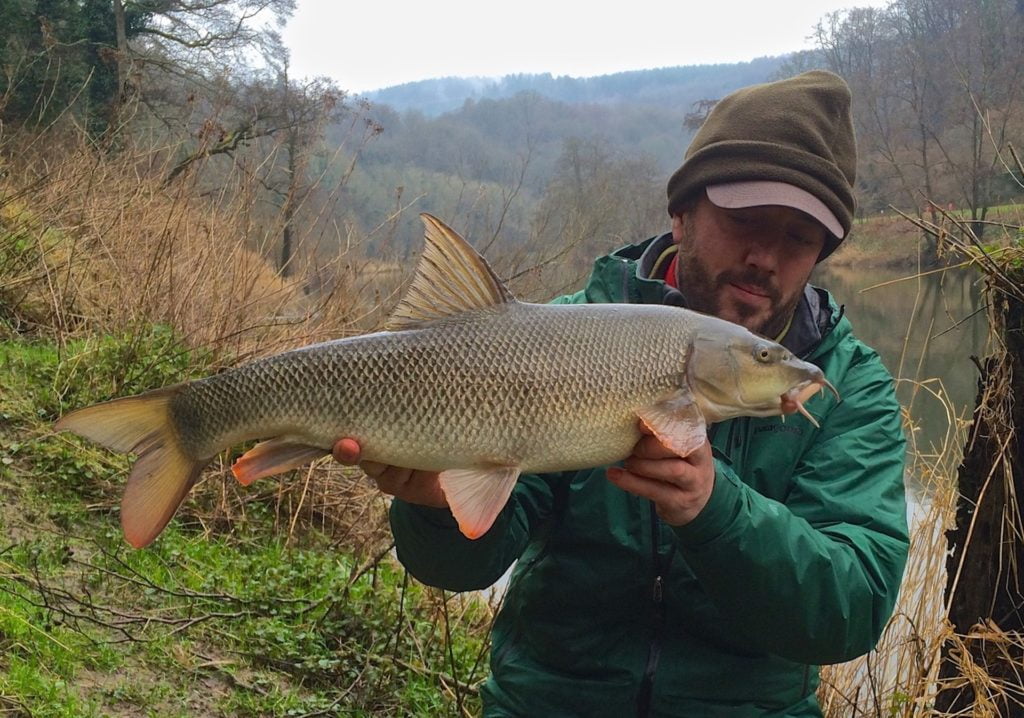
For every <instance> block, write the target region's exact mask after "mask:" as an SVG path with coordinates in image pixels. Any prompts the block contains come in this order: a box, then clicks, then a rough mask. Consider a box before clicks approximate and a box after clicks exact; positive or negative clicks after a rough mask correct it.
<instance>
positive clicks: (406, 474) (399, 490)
mask: <svg viewBox="0 0 1024 718" xmlns="http://www.w3.org/2000/svg"><path fill="white" fill-rule="evenodd" d="M361 452H362V449H361V448H360V447H359V442H357V441H356V440H355V439H348V438H345V439H339V440H338V441H337V442H336V443H335V444H334V450H333V451H332V452H331V453H332V454H333V455H334V458H335V459H336V460H337V461H338V462H340V463H342V464H349V465H352V464H359V468H361V469H362V470H363V472H364V473H365V474H366V475H367V476H369V477H370V478H371V479H373V480H374V481H375V482H376V483H377V488H379V489H380V490H381V491H383V492H384V493H385V494H391V495H392V496H394V497H395V498H396V499H401V500H402V501H405V502H407V503H410V504H420V505H421V506H433V507H435V508H439V509H443V508H446V507H447V506H448V501H447V500H446V499H445V498H444V492H443V491H442V490H441V484H439V483H438V481H437V473H436V472H433V471H413V470H412V469H403V468H401V467H400V466H388V465H387V464H378V463H376V462H373V461H362V462H361V461H360V460H359V459H360V454H361Z"/></svg>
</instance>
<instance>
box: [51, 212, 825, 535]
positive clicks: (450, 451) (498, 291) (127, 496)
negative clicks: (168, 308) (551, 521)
mask: <svg viewBox="0 0 1024 718" xmlns="http://www.w3.org/2000/svg"><path fill="white" fill-rule="evenodd" d="M422 217H423V221H424V224H425V225H426V248H425V250H424V253H423V256H422V258H421V259H420V262H419V264H418V266H417V270H416V274H415V276H414V278H413V281H412V283H411V285H410V288H409V290H408V292H407V294H406V295H405V297H404V299H403V300H402V301H401V302H400V303H399V305H398V307H397V309H396V310H395V312H394V314H393V315H392V317H391V320H390V321H389V323H388V325H387V327H386V330H385V331H381V332H377V333H373V334H366V335H361V336H355V337H350V338H347V339H342V340H337V341H331V342H326V343H322V344H315V345H312V346H307V347H303V348H300V349H295V350H292V351H288V352H285V353H282V354H277V355H274V356H271V357H267V358H265V359H261V360H258V361H254V362H252V363H250V364H247V365H244V366H241V367H239V368H236V369H233V370H230V371H227V372H223V373H220V374H217V375H214V376H210V377H207V378H205V379H200V380H197V381H193V382H188V383H184V384H177V385H174V386H169V387H164V388H161V389H156V390H154V391H150V392H146V393H144V394H139V395H138V396H133V397H127V398H122V399H115V400H112V401H108V402H104V403H101V404H96V405H94V406H90V407H86V408H83V409H79V410H77V411H73V412H71V413H69V414H67V415H66V416H64V417H63V418H61V419H60V420H59V421H58V422H57V424H56V428H57V429H58V430H65V429H66V430H70V431H73V432H75V433H77V434H80V435H81V436H83V437H86V438H88V439H91V440H92V441H95V442H97V443H99V444H102V445H103V446H106V447H108V448H110V449H113V450H115V451H121V452H131V453H134V454H136V455H137V457H138V458H137V460H136V461H135V464H134V465H133V467H132V470H131V472H130V474H129V476H128V481H127V485H126V487H125V492H124V496H123V499H122V502H121V525H122V527H123V529H124V534H125V538H126V539H127V541H128V542H129V543H130V544H131V545H133V546H135V547H142V546H146V545H147V544H149V543H150V542H151V541H153V539H155V538H156V536H157V535H158V534H159V533H160V531H162V530H163V528H164V526H165V525H166V524H167V522H168V521H169V520H170V519H171V517H172V516H173V515H174V512H175V511H176V510H177V508H178V506H179V505H180V504H181V502H182V501H183V500H184V498H185V496H186V494H187V493H188V491H189V489H190V488H191V487H192V485H193V484H194V483H195V481H196V479H197V478H198V476H199V473H200V471H201V470H202V469H203V467H204V466H206V464H208V463H209V462H210V461H211V460H212V459H213V457H214V456H216V455H217V454H218V453H219V452H221V451H223V450H224V449H226V448H229V447H231V446H233V445H235V444H238V443H241V442H244V441H249V440H253V439H265V441H263V442H262V443H260V444H257V445H256V446H255V447H253V448H252V449H251V450H250V451H248V452H247V453H245V454H244V455H243V456H241V457H240V458H239V459H238V460H237V462H236V463H235V464H234V466H233V467H232V470H233V472H234V474H235V476H236V477H237V478H238V480H239V481H241V482H242V483H243V484H248V483H251V482H252V481H254V480H256V479H258V478H261V477H263V476H269V475H272V474H276V473H280V472H282V471H286V470H288V469H293V468H296V467H298V466H301V465H303V464H306V463H308V462H310V461H312V460H314V459H317V458H320V457H322V456H325V455H327V454H329V453H330V451H331V447H332V446H333V444H334V442H335V441H336V440H337V439H339V438H341V437H352V438H354V439H356V440H357V441H358V442H359V445H360V446H361V448H362V457H363V459H364V460H367V461H375V462H379V463H383V464H391V465H395V466H403V467H406V468H410V469H422V470H428V471H437V472H440V477H439V480H440V484H441V487H442V489H443V491H444V493H445V497H446V499H447V501H448V504H449V507H450V508H451V510H452V513H453V515H454V516H455V518H456V519H457V520H458V523H459V528H460V529H461V531H462V532H463V533H464V534H465V535H466V536H468V537H470V538H477V537H479V536H481V535H482V534H483V533H485V532H486V531H487V530H488V529H489V528H490V526H491V525H492V524H493V522H494V520H495V518H496V517H497V515H498V513H499V512H500V511H501V508H502V507H503V506H504V505H505V503H506V502H507V501H508V497H509V494H510V493H511V491H512V488H513V486H514V485H515V482H516V479H517V478H518V476H519V475H520V473H523V472H527V473H532V472H550V471H568V470H573V469H583V468H589V467H593V466H601V465H605V464H611V463H614V462H616V461H619V460H622V459H623V458H625V457H626V456H628V455H629V454H630V452H631V451H632V448H633V446H634V444H635V443H636V442H637V440H638V439H639V438H640V429H639V426H638V421H642V422H644V424H645V425H646V426H647V427H648V428H649V429H650V430H651V431H653V432H654V434H656V435H657V436H658V438H659V439H660V440H661V441H662V442H663V443H664V444H665V445H666V446H668V447H669V448H671V449H672V450H673V451H675V452H676V453H678V454H680V455H682V456H685V455H687V454H689V453H690V452H692V451H694V450H695V449H696V448H697V447H699V446H700V445H701V444H702V443H703V442H704V441H705V439H706V435H707V434H706V424H707V423H710V422H715V421H721V420H723V419H727V418H731V417H735V416H744V415H745V416H772V415H778V414H781V413H782V407H783V401H784V400H789V401H791V402H795V403H796V405H797V406H798V407H799V409H800V411H801V412H802V413H804V415H805V416H806V417H807V418H808V419H809V420H810V421H812V422H814V419H813V418H812V417H811V415H810V414H809V413H807V411H806V410H805V409H804V408H803V404H802V402H803V401H804V400H806V399H807V398H808V397H810V396H811V395H812V394H814V393H815V392H816V391H819V390H822V389H823V388H824V387H828V388H830V389H832V391H833V392H835V389H833V388H832V385H831V384H829V383H828V381H826V379H825V377H824V376H823V374H822V372H821V370H820V369H819V368H818V367H816V366H814V365H813V364H810V363H808V362H804V361H802V360H800V359H797V358H796V357H794V356H793V355H792V354H791V353H790V352H789V351H788V350H787V349H785V348H783V347H782V346H780V345H778V344H776V343H774V342H772V341H769V340H767V339H764V338H762V337H758V336H756V335H755V334H753V333H751V332H749V331H747V330H746V329H744V328H743V327H740V326H738V325H736V324H732V323H730V322H726V321H723V320H721V319H717V318H714V317H710V316H707V315H703V314H699V313H697V312H693V311H689V310H686V309H681V308H678V307H669V306H658V305H643V304H636V305H634V304H582V305H546V304H529V303H525V302H519V301H517V300H515V299H514V298H513V297H512V295H511V294H510V293H509V292H508V290H507V289H506V288H505V286H504V285H503V284H502V282H501V281H500V280H499V279H498V278H497V276H496V275H495V274H494V272H493V271H492V270H491V268H490V267H489V266H488V265H487V263H486V262H485V261H484V259H483V258H482V257H481V256H480V255H479V254H477V253H476V251H475V250H473V248H472V247H471V246H470V245H469V244H468V243H467V242H466V241H465V240H464V239H462V238H461V237H460V236H459V235H458V234H456V233H455V232H454V231H453V230H451V229H450V228H449V227H447V226H446V225H444V224H443V223H442V222H441V221H440V220H438V219H436V218H434V217H432V216H430V215H423V216H422ZM837 397H838V395H837Z"/></svg>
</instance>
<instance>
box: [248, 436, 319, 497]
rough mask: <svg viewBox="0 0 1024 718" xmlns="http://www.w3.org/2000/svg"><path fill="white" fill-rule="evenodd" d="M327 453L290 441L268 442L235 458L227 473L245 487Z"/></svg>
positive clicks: (282, 439) (277, 440)
mask: <svg viewBox="0 0 1024 718" xmlns="http://www.w3.org/2000/svg"><path fill="white" fill-rule="evenodd" d="M329 453H330V452H329V451H326V450H324V449H321V448H319V447H317V446H310V445H309V444H300V443H297V442H296V441H294V440H292V439H287V438H277V439H270V440H269V441H263V442H261V443H259V444H256V446H254V447H252V448H251V449H249V450H248V451H247V452H245V453H244V454H242V455H241V456H240V457H238V460H237V461H235V463H234V464H232V465H231V473H232V474H234V475H235V478H236V479H238V482H239V483H240V484H242V485H243V486H248V485H249V484H251V483H252V482H253V481H256V480H257V479H262V478H264V477H265V476H273V475H274V474H280V473H282V472H284V471H288V470H290V469H296V468H298V467H300V466H304V465H305V464H308V463H309V462H311V461H315V460H316V459H319V458H321V457H324V456H327V455H328V454H329Z"/></svg>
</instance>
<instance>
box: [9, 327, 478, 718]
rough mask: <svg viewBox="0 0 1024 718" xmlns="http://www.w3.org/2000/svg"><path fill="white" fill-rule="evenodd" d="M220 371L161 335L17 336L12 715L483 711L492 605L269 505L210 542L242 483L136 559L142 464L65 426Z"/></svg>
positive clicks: (12, 401)
mask: <svg viewBox="0 0 1024 718" xmlns="http://www.w3.org/2000/svg"><path fill="white" fill-rule="evenodd" d="M205 360H206V357H205V356H203V355H196V353H195V352H192V351H189V350H188V349H186V348H185V347H183V346H182V345H181V344H180V343H178V342H176V340H175V339H174V337H173V334H172V332H170V331H169V330H167V329H166V328H161V327H157V328H156V329H153V330H152V331H150V332H140V333H139V334H136V335H131V334H126V335H124V336H120V337H104V338H101V339H87V340H79V341H72V342H68V343H66V344H65V345H64V346H58V345H57V344H55V343H54V342H52V341H48V340H43V339H33V340H26V339H23V338H11V337H8V338H6V339H3V340H0V386H3V387H4V389H5V390H4V392H3V394H2V395H0V495H2V497H3V502H2V508H0V535H3V536H5V537H6V541H5V542H4V543H3V544H2V545H0V713H4V714H5V715H6V714H13V715H25V716H29V715H31V716H68V717H71V716H74V717H76V718H79V717H83V716H108V715H125V716H127V715H131V716H137V715H147V716H244V715H250V716H300V715H340V714H345V715H365V716H371V715H372V716H380V715H403V716H404V715H423V716H433V715H443V714H447V713H450V712H452V711H454V710H456V709H457V708H458V706H462V709H466V710H473V706H474V705H476V703H475V701H476V698H475V689H474V688H473V686H472V684H473V683H475V682H476V681H478V680H479V678H480V677H481V671H482V665H483V661H482V655H483V651H484V650H485V640H486V628H487V626H488V624H489V621H490V608H489V606H488V605H487V604H486V603H485V602H484V601H483V600H482V599H480V598H475V597H460V598H452V597H449V596H443V595H441V594H440V593H438V592H434V591H431V590H428V589H425V588H424V587H421V586H419V585H418V584H416V583H415V582H412V581H410V580H409V579H408V577H407V576H405V574H404V573H403V571H402V570H401V569H400V567H398V565H397V564H396V563H395V562H394V561H393V560H391V559H390V558H388V557H387V550H386V549H387V545H386V543H385V544H383V545H381V544H379V543H378V544H375V545H374V546H373V547H371V546H369V545H367V546H364V547H363V553H364V554H365V555H362V556H360V555H359V554H357V553H354V552H352V551H350V550H346V549H345V548H344V547H341V546H339V545H337V543H336V542H334V541H332V540H331V537H330V536H328V535H327V534H326V533H325V532H323V531H317V530H314V529H310V528H308V527H304V528H303V530H302V531H301V532H300V533H298V534H297V535H293V534H291V533H289V532H288V531H285V530H282V529H281V528H280V527H281V524H280V523H279V522H278V521H277V519H278V517H277V515H276V512H275V505H274V502H273V501H272V500H270V499H269V498H268V495H267V494H266V493H261V492H254V495H250V496H247V497H245V498H244V499H243V502H244V504H245V506H244V513H245V519H244V521H239V520H234V521H232V522H231V523H233V524H234V525H233V527H232V530H231V531H217V530H216V528H213V529H211V528H210V526H212V525H215V524H216V523H217V521H218V519H219V520H220V521H221V522H224V521H227V520H228V519H227V518H226V516H225V515H223V514H222V515H220V516H219V517H218V516H217V515H216V511H213V510H210V508H209V507H210V506H211V505H213V503H214V501H215V498H214V496H213V495H214V494H218V493H220V492H221V491H222V490H223V482H225V481H227V479H225V478H224V477H223V476H221V475H219V474H218V475H215V476H211V477H208V478H207V480H206V481H205V482H204V484H203V485H202V486H200V487H199V489H197V493H198V494H199V496H198V497H197V498H196V502H197V503H198V504H199V505H200V506H206V508H207V512H206V515H203V516H199V515H197V514H196V513H195V512H194V510H193V509H189V508H187V507H186V510H185V511H183V512H182V513H183V516H181V517H180V518H179V519H176V520H175V521H173V522H172V524H171V526H170V527H169V528H168V530H167V531H165V532H164V533H163V534H162V536H161V537H160V539H159V540H158V541H157V542H156V543H155V544H154V545H153V546H152V547H150V548H148V549H146V550H142V551H134V550H131V549H129V548H128V547H127V546H126V544H124V542H123V539H122V538H121V533H120V528H119V526H118V525H117V510H116V508H115V506H116V497H117V495H118V494H119V492H120V484H121V481H122V479H123V476H124V473H125V469H126V467H127V462H126V461H124V460H123V459H122V458H120V457H113V456H112V455H110V454H108V453H107V452H104V451H101V450H97V449H95V448H93V447H91V446H88V445H86V444H85V443H84V442H80V441H78V440H77V439H76V438H74V437H70V436H67V435H55V434H53V432H52V430H51V429H50V422H51V420H52V419H53V418H54V417H55V416H57V415H58V413H59V411H60V410H61V409H62V407H64V406H68V405H74V406H78V405H82V404H86V403H89V402H92V401H97V400H101V399H104V398H109V397H110V396H113V395H114V394H122V393H133V392H136V391H141V390H144V389H147V388H150V387H154V386H158V385H162V384H165V383H169V382H172V381H177V380H181V379H184V378H187V377H188V376H191V375H194V374H195V373H196V372H198V371H200V370H201V369H202V367H203V366H204V363H205ZM294 481H297V479H296V478H295V477H286V478H285V479H283V481H282V483H284V482H288V483H292V482H294ZM334 481H335V482H338V477H337V476H335V477H334ZM271 496H272V494H271ZM236 510H237V507H236ZM199 511H200V513H201V512H202V511H203V509H200V510H199ZM378 518H379V512H378ZM275 526H278V528H277V529H275ZM283 526H284V528H288V527H289V526H290V522H285V523H284V524H283ZM211 534H212V535H211ZM371 548H372V552H371V551H370V549H371ZM448 632H450V633H451V641H450V643H449V641H448V638H447V633H448ZM5 711H6V712H5Z"/></svg>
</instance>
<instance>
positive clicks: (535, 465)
mask: <svg viewBox="0 0 1024 718" xmlns="http://www.w3.org/2000/svg"><path fill="white" fill-rule="evenodd" d="M567 309H570V310H571V311H566V310H567ZM618 311H619V310H618V309H617V308H614V307H610V306H607V305H584V306H579V307H571V308H569V307H549V306H545V305H530V304H517V305H514V306H512V307H509V308H507V309H502V310H501V311H481V312H478V313H476V314H475V315H472V316H468V317H466V316H463V317H461V318H460V320H459V321H452V322H438V323H437V325H436V326H431V327H426V328H424V329H422V330H414V331H409V332H399V333H379V334H373V335H367V336H365V337H359V338H355V339H354V340H345V341H338V342H330V343H326V344H322V345H316V346H313V347H307V348H305V349H302V350H299V351H294V352H289V353H286V354H282V355H278V356H275V357H272V358H269V359H266V360H263V361H257V362H254V363H252V364H250V365H248V366H246V367H243V368H241V369H238V370H235V371H232V372H226V373H224V374H218V375H215V376H212V377H208V378H206V379H202V380H199V381H197V382H194V383H192V384H190V385H188V386H187V388H186V389H185V390H184V391H182V392H181V393H180V394H178V395H177V396H176V397H175V398H174V400H173V402H172V409H173V412H174V414H175V416H180V417H187V418H188V423H186V424H184V425H182V426H179V427H178V431H179V434H180V435H181V436H182V439H183V442H184V443H185V445H186V447H187V448H188V450H189V452H190V453H191V454H193V455H195V456H199V457H212V456H213V455H214V454H216V453H217V452H218V451H220V450H221V449H222V448H223V447H224V446H230V445H232V444H234V443H237V442H239V441H241V440H244V439H245V438H251V437H252V436H253V435H256V436H277V435H288V436H294V437H299V438H301V439H302V440H303V441H304V442H305V443H308V444H310V445H312V446H319V447H321V448H323V449H325V450H327V449H330V447H331V446H332V444H333V443H334V441H336V440H337V439H338V438H339V437H340V436H352V437H354V438H357V439H359V440H360V442H361V444H362V445H363V455H364V456H365V457H366V458H367V459H369V460H380V459H389V460H392V461H394V460H395V459H396V458H403V459H408V461H407V464H408V465H415V467H417V468H425V469H434V470H440V469H443V468H451V467H452V463H451V462H452V458H453V454H454V455H455V456H457V457H458V458H459V459H460V460H461V461H462V463H461V464H460V466H461V467H462V468H466V467H471V466H478V465H488V464H493V463H499V462H500V461H512V460H513V459H518V463H519V464H520V465H521V467H522V469H523V470H524V471H539V470H545V469H547V470H550V469H553V468H557V469H559V470H566V469H570V468H584V467H586V466H592V465H595V463H594V462H598V463H600V462H602V461H603V460H605V459H607V458H608V457H609V455H612V456H614V455H617V454H619V453H621V446H622V445H623V444H630V445H631V444H632V443H635V440H636V437H637V436H638V430H637V429H636V428H635V424H636V414H635V409H636V407H638V406H642V405H645V404H648V403H651V402H654V401H656V400H657V399H659V398H660V397H662V396H664V395H665V394H666V393H668V392H671V391H672V390H673V389H674V388H676V386H677V385H678V377H679V376H681V374H682V373H683V371H684V369H685V347H686V346H687V342H688V338H689V335H690V333H691V332H690V330H689V329H688V327H687V322H686V317H685V315H684V314H683V313H681V312H680V311H679V310H678V309H674V308H670V307H656V306H639V307H636V308H635V309H634V311H631V312H630V313H629V317H628V320H626V321H616V319H618V318H619V317H618ZM641 337H645V340H644V343H643V345H642V346H644V350H643V351H639V352H634V351H630V347H636V346H640V344H639V340H640V339H641ZM652 337H653V338H654V341H651V339H652ZM253 397H260V398H261V400H260V401H258V402H257V401H253ZM552 436H557V437H559V446H558V447H557V448H553V447H552V442H551V437H552Z"/></svg>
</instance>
